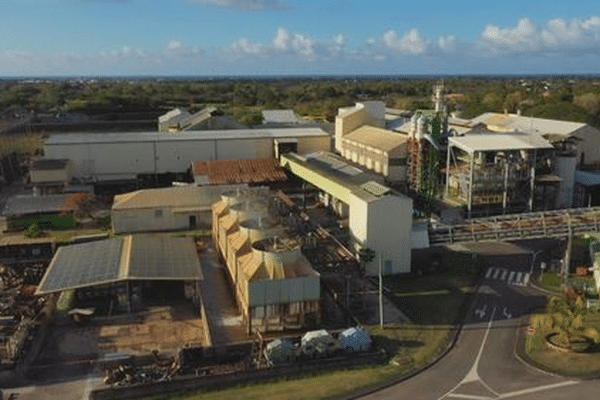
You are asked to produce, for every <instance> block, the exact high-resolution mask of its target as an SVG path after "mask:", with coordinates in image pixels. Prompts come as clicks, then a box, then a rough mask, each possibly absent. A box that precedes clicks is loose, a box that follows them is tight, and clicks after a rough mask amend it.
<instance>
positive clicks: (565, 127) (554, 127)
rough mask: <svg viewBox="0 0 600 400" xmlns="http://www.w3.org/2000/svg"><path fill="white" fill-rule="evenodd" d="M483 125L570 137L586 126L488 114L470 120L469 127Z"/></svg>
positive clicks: (554, 120) (513, 115) (578, 123)
mask: <svg viewBox="0 0 600 400" xmlns="http://www.w3.org/2000/svg"><path fill="white" fill-rule="evenodd" d="M479 123H483V124H485V125H487V126H488V128H490V129H492V130H495V129H494V128H499V129H500V130H504V129H512V130H516V131H520V132H527V133H536V134H538V135H543V134H559V135H570V134H571V133H573V132H574V131H576V130H578V129H580V128H582V127H584V126H586V124H584V123H583V122H569V121H559V120H556V119H545V118H534V117H525V116H522V115H518V114H501V113H492V112H488V113H485V114H482V115H480V116H478V117H476V118H473V119H472V120H471V125H476V124H479Z"/></svg>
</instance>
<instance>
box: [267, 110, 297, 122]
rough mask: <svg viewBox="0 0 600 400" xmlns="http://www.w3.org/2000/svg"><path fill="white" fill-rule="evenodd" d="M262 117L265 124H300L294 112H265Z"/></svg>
mask: <svg viewBox="0 0 600 400" xmlns="http://www.w3.org/2000/svg"><path fill="white" fill-rule="evenodd" d="M262 115H263V118H264V119H263V123H264V124H268V123H277V124H295V123H298V122H300V119H299V118H298V117H297V116H296V114H295V113H294V110H264V111H263V112H262Z"/></svg>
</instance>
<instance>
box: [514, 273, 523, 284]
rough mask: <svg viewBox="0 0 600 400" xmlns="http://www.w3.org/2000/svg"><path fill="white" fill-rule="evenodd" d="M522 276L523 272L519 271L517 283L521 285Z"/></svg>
mask: <svg viewBox="0 0 600 400" xmlns="http://www.w3.org/2000/svg"><path fill="white" fill-rule="evenodd" d="M521 276H523V273H522V272H517V279H515V283H516V284H517V285H521Z"/></svg>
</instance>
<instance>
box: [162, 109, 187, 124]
mask: <svg viewBox="0 0 600 400" xmlns="http://www.w3.org/2000/svg"><path fill="white" fill-rule="evenodd" d="M191 116H192V114H190V113H189V112H188V111H187V110H185V109H182V108H175V109H173V110H171V111H169V112H168V113H166V114H163V115H161V116H160V117H158V122H160V123H161V124H162V123H167V122H170V120H173V121H172V123H177V122H181V121H183V120H184V119H186V118H189V117H191Z"/></svg>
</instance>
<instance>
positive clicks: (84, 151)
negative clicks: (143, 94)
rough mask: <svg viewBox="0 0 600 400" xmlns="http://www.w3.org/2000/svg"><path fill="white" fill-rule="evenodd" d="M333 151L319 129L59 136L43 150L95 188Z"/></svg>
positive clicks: (49, 141) (46, 154)
mask: <svg viewBox="0 0 600 400" xmlns="http://www.w3.org/2000/svg"><path fill="white" fill-rule="evenodd" d="M329 149H330V135H329V134H328V133H327V132H325V131H323V130H321V129H319V128H286V129H238V130H215V131H189V132H178V133H165V132H127V133H78V134H58V135H52V136H51V137H50V138H49V139H48V140H47V141H46V143H45V144H44V154H45V157H46V158H53V159H70V160H71V161H72V163H73V176H74V177H76V178H78V179H81V180H89V181H96V182H98V181H122V180H131V179H136V178H137V177H138V175H144V174H146V175H156V174H166V173H175V174H183V173H186V171H187V170H188V168H189V166H190V163H191V162H192V161H196V160H235V159H265V158H274V157H275V158H277V157H278V156H279V154H281V153H284V152H288V151H294V152H297V153H300V154H304V153H310V152H314V151H328V150H329Z"/></svg>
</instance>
